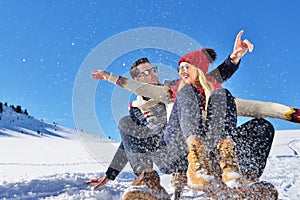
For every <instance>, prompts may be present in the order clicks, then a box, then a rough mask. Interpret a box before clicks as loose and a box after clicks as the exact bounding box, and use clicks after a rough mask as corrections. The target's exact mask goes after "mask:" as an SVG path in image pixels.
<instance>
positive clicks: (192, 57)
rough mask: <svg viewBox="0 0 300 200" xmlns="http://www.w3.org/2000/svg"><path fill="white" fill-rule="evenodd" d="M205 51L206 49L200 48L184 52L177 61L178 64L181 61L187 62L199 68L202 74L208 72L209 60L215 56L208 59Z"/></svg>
mask: <svg viewBox="0 0 300 200" xmlns="http://www.w3.org/2000/svg"><path fill="white" fill-rule="evenodd" d="M212 51H213V50H212ZM205 52H206V49H202V50H195V51H192V52H189V53H187V54H185V55H184V56H182V57H181V58H180V60H179V61H178V66H180V63H182V62H187V63H190V64H192V65H195V66H196V67H198V68H199V69H201V70H202V71H203V73H204V74H206V73H207V72H208V67H209V64H210V60H212V61H213V60H214V59H215V58H212V59H209V58H208V57H207V54H206V53H205Z"/></svg>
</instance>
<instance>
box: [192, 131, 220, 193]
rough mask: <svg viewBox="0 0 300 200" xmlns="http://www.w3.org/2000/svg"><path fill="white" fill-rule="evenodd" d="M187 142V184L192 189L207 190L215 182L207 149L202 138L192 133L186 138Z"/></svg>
mask: <svg viewBox="0 0 300 200" xmlns="http://www.w3.org/2000/svg"><path fill="white" fill-rule="evenodd" d="M187 143H188V148H189V154H188V162H189V165H188V170H187V186H188V187H189V188H190V189H193V190H200V191H208V190H210V189H212V188H211V187H212V185H213V183H214V182H215V177H214V176H213V174H212V166H211V162H210V157H209V155H208V149H207V147H206V145H205V144H204V142H203V140H202V139H201V138H199V137H197V136H194V135H192V136H190V137H189V138H188V139H187Z"/></svg>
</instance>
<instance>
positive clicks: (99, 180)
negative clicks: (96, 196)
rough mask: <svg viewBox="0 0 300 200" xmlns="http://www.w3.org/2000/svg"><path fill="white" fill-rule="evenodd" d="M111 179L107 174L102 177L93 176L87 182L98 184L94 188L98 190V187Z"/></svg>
mask: <svg viewBox="0 0 300 200" xmlns="http://www.w3.org/2000/svg"><path fill="white" fill-rule="evenodd" d="M108 181H109V179H108V178H107V177H106V176H103V177H101V178H93V179H90V180H88V181H87V182H86V183H87V184H96V185H95V186H94V189H95V190H96V189H97V188H99V187H101V186H103V185H105V184H106V183H107V182H108Z"/></svg>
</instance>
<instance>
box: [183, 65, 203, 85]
mask: <svg viewBox="0 0 300 200" xmlns="http://www.w3.org/2000/svg"><path fill="white" fill-rule="evenodd" d="M178 73H179V75H180V77H181V79H182V80H183V81H184V82H185V83H186V84H190V85H195V84H196V83H197V82H199V79H198V68H197V67H195V66H194V65H191V64H189V63H187V62H182V63H180V66H179V67H178Z"/></svg>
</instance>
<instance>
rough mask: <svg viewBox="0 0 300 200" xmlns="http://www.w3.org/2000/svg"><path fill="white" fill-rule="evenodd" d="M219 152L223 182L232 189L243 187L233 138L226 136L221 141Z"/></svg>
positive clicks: (218, 147)
mask: <svg viewBox="0 0 300 200" xmlns="http://www.w3.org/2000/svg"><path fill="white" fill-rule="evenodd" d="M217 152H218V155H219V162H220V168H221V170H222V181H223V182H224V183H225V184H226V185H227V186H228V187H230V188H234V187H241V186H242V185H243V176H242V175H241V172H240V167H239V164H238V160H237V156H236V147H235V142H234V140H233V139H232V137H231V136H226V137H224V138H222V139H221V140H220V142H219V144H218V146H217Z"/></svg>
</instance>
